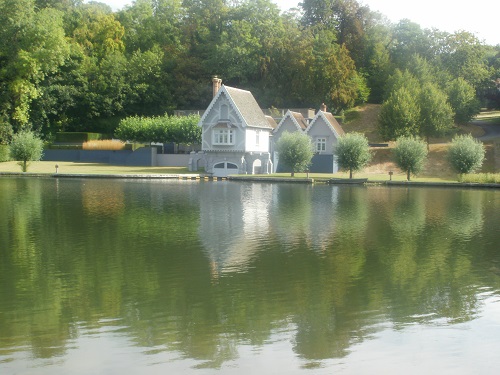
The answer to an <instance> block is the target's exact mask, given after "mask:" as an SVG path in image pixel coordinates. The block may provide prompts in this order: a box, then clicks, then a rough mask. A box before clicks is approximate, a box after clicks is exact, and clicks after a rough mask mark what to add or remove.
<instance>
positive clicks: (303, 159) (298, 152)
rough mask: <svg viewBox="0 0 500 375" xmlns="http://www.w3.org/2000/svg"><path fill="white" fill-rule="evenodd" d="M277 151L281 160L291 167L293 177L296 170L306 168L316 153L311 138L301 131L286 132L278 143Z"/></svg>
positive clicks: (300, 170)
mask: <svg viewBox="0 0 500 375" xmlns="http://www.w3.org/2000/svg"><path fill="white" fill-rule="evenodd" d="M276 151H278V155H279V160H280V162H281V163H283V164H284V165H285V166H287V167H288V168H290V169H291V175H292V177H293V176H294V175H295V172H302V171H304V170H306V169H307V168H308V167H309V165H310V164H311V159H312V157H313V155H314V152H313V145H312V143H311V139H310V138H309V137H308V136H307V135H306V134H304V133H300V132H293V133H290V132H284V133H283V134H282V135H281V137H280V139H279V140H278V142H277V143H276Z"/></svg>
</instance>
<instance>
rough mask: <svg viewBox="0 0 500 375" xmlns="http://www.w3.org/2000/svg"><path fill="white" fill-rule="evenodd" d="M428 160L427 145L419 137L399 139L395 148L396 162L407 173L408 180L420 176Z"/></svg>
mask: <svg viewBox="0 0 500 375" xmlns="http://www.w3.org/2000/svg"><path fill="white" fill-rule="evenodd" d="M426 158H427V144H426V143H425V142H424V141H423V140H421V139H420V138H417V137H411V136H410V137H399V138H398V139H397V140H396V147H395V148H394V162H395V163H396V165H397V166H398V167H399V168H401V170H403V171H404V172H406V179H407V180H408V181H410V176H411V175H412V174H413V175H416V174H418V173H419V172H420V171H421V170H422V168H423V167H424V164H425V159H426Z"/></svg>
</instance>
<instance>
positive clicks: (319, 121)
mask: <svg viewBox="0 0 500 375" xmlns="http://www.w3.org/2000/svg"><path fill="white" fill-rule="evenodd" d="M285 131H288V132H295V131H300V132H304V133H305V134H307V135H308V136H309V137H310V138H311V141H312V143H313V147H314V151H315V154H314V156H313V159H312V161H311V166H310V168H309V170H310V171H311V172H314V173H335V172H337V171H338V165H337V163H336V160H335V155H334V154H335V146H336V144H337V142H338V139H339V137H340V136H342V135H343V134H344V130H343V129H342V127H341V126H340V124H339V123H338V122H337V120H336V119H335V117H334V116H333V115H332V114H331V113H330V112H327V109H326V106H325V105H324V104H322V106H321V109H320V110H319V111H318V112H317V113H316V115H315V116H314V118H312V119H305V118H304V117H303V115H302V114H300V113H297V112H292V111H287V113H286V114H285V116H284V117H283V118H282V119H281V121H280V122H279V123H278V126H277V127H276V128H275V129H274V130H273V138H272V143H273V145H272V150H273V151H274V150H275V145H276V143H277V142H278V140H279V139H280V137H281V135H282V134H283V133H284V132H285ZM273 161H274V167H275V171H276V172H281V171H283V167H282V166H280V164H279V158H278V155H277V154H276V153H275V152H273Z"/></svg>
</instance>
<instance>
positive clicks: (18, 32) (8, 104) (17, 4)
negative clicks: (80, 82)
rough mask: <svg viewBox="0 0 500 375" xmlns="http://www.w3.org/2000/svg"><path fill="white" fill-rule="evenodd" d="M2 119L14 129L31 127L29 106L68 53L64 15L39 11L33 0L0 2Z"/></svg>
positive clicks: (43, 10)
mask: <svg viewBox="0 0 500 375" xmlns="http://www.w3.org/2000/svg"><path fill="white" fill-rule="evenodd" d="M0 24H1V25H2V27H1V28H0V51H1V52H0V62H1V65H2V69H1V70H0V102H1V103H2V104H1V108H0V112H1V116H2V117H4V118H6V119H10V122H11V124H13V125H14V129H19V128H23V127H29V122H30V106H31V103H32V101H33V100H34V99H35V98H37V97H38V96H39V95H40V87H39V86H40V82H41V81H42V80H43V79H44V78H45V77H46V75H47V74H50V73H52V72H55V71H57V70H58V69H59V67H60V66H61V65H62V64H63V63H64V61H65V59H66V57H67V56H68V53H69V48H68V43H67V40H66V38H65V35H64V29H63V19H62V13H61V12H59V11H57V10H54V9H52V8H44V9H41V10H39V11H36V8H35V3H34V0H21V1H17V0H16V1H14V0H4V1H2V2H0Z"/></svg>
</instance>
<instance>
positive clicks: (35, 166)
mask: <svg viewBox="0 0 500 375" xmlns="http://www.w3.org/2000/svg"><path fill="white" fill-rule="evenodd" d="M56 164H57V165H58V166H59V168H58V172H59V173H69V174H110V175H111V174H189V173H191V174H192V172H189V171H188V169H187V168H186V167H129V166H120V165H109V164H100V163H73V162H64V161H62V162H53V161H37V162H32V163H31V164H30V166H29V167H28V173H48V174H52V173H55V171H56V168H55V166H56ZM0 172H21V167H20V166H19V165H18V164H17V162H15V161H8V162H3V163H0Z"/></svg>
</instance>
